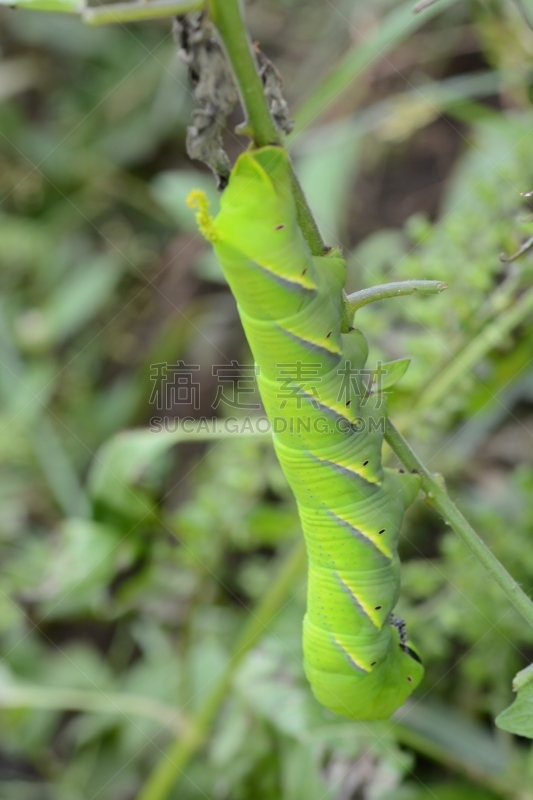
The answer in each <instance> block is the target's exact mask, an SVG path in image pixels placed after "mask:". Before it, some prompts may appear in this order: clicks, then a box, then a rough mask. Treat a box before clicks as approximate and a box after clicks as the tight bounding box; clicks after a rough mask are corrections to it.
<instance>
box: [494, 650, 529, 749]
mask: <svg viewBox="0 0 533 800" xmlns="http://www.w3.org/2000/svg"><path fill="white" fill-rule="evenodd" d="M513 689H514V691H515V692H518V694H517V696H516V698H515V700H514V702H513V703H512V705H510V706H509V708H506V709H505V711H502V712H501V714H498V716H497V717H496V725H497V726H498V728H500V729H501V730H502V731H508V732H509V733H516V734H517V735H518V736H526V737H527V738H528V739H533V664H530V665H529V667H527V668H526V669H523V670H521V672H519V673H518V674H517V675H516V676H515V679H514V681H513Z"/></svg>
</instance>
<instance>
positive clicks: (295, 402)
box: [195, 147, 423, 720]
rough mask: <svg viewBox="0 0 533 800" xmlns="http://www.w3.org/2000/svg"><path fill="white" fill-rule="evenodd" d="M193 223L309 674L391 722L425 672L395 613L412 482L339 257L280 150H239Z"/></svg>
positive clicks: (325, 694)
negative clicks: (355, 320) (224, 309)
mask: <svg viewBox="0 0 533 800" xmlns="http://www.w3.org/2000/svg"><path fill="white" fill-rule="evenodd" d="M195 199H196V200H197V199H198V198H197V197H196V198H195ZM200 205H201V201H200ZM199 222H200V226H201V229H202V231H203V232H204V233H205V234H206V236H207V237H208V238H209V239H210V240H211V241H212V243H213V246H214V249H215V252H216V254H217V256H218V258H219V260H220V263H221V265H222V268H223V270H224V273H225V275H226V278H227V280H228V283H229V284H230V287H231V289H232V291H233V294H234V295H235V298H236V300H237V304H238V308H239V312H240V316H241V319H242V323H243V327H244V329H245V333H246V336H247V339H248V342H249V345H250V348H251V350H252V353H253V356H254V359H255V362H256V365H257V367H258V383H259V389H260V392H261V396H262V399H263V403H264V406H265V410H266V412H267V414H268V416H269V419H270V420H271V423H272V429H273V440H274V446H275V449H276V452H277V455H278V458H279V461H280V463H281V466H282V468H283V471H284V473H285V475H286V477H287V480H288V482H289V484H290V486H291V488H292V490H293V492H294V495H295V498H296V501H297V504H298V510H299V514H300V519H301V522H302V528H303V531H304V535H305V539H306V544H307V551H308V559H309V581H308V603H307V613H306V616H305V619H304V631H303V645H304V667H305V671H306V674H307V677H308V679H309V681H310V683H311V687H312V689H313V692H314V694H315V696H316V698H317V700H318V701H319V702H320V703H322V704H323V705H325V706H327V707H328V708H330V709H332V710H333V711H335V712H336V713H338V714H340V715H342V716H345V717H351V718H355V719H360V720H365V719H385V718H388V717H389V716H390V715H391V714H392V713H393V712H394V711H395V710H396V709H397V708H398V707H399V706H401V705H402V704H403V703H404V702H405V700H406V698H407V697H408V696H409V695H410V694H411V692H412V691H413V690H414V689H415V688H416V686H417V685H418V684H419V683H420V681H421V680H422V677H423V667H422V665H421V663H420V660H419V658H418V655H417V653H416V651H415V650H414V649H413V647H412V646H411V645H410V644H408V643H407V641H406V639H405V633H404V629H403V627H402V625H399V624H397V623H396V622H395V620H394V618H393V617H392V612H393V609H394V607H395V605H396V602H397V599H398V594H399V590H400V564H399V559H398V552H397V551H398V536H399V530H400V526H401V522H402V517H403V514H404V511H405V509H406V508H407V507H408V506H409V505H410V504H411V503H412V502H413V500H414V498H415V496H416V494H417V492H418V488H419V478H418V476H416V475H406V474H399V473H396V472H392V471H390V470H387V469H384V468H383V467H382V463H381V448H382V441H383V433H384V425H385V420H386V417H387V407H386V401H385V399H384V398H382V397H381V396H380V395H379V394H378V395H370V396H368V394H367V392H366V390H365V389H364V387H363V386H362V378H361V371H362V370H363V369H364V367H365V363H366V359H367V356H368V347H367V343H366V340H365V338H364V336H363V334H362V333H361V332H360V331H358V330H354V331H351V332H350V333H342V332H341V329H340V319H341V308H342V290H343V286H344V282H345V276H346V266H345V262H344V260H343V259H342V257H341V255H340V253H339V252H338V251H336V250H331V251H329V252H328V253H327V254H326V255H324V256H322V257H313V256H312V255H311V253H310V251H309V248H308V246H307V243H306V241H305V239H304V237H303V235H302V233H301V231H300V228H299V227H298V224H297V219H296V209H295V205H294V201H293V198H292V194H291V172H290V166H289V162H288V157H287V155H286V153H285V151H284V150H282V149H281V148H278V147H265V148H262V149H260V150H255V151H250V152H247V153H244V154H243V155H241V156H240V157H239V159H238V160H237V162H236V164H235V167H234V169H233V172H232V173H231V176H230V181H229V185H228V187H227V188H226V190H225V192H224V194H223V196H222V200H221V210H220V213H219V214H218V215H217V217H216V218H215V219H214V220H210V219H209V218H208V216H207V214H206V209H205V207H203V206H202V205H201V208H200V213H199Z"/></svg>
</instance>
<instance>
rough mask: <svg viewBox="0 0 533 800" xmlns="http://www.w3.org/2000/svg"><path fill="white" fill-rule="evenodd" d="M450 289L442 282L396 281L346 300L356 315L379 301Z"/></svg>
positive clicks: (363, 290) (351, 296)
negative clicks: (361, 309) (364, 307)
mask: <svg viewBox="0 0 533 800" xmlns="http://www.w3.org/2000/svg"><path fill="white" fill-rule="evenodd" d="M447 288H448V284H447V283H443V282H442V281H415V280H413V281H395V282H393V283H384V284H380V285H379V286H371V287H370V288H369V289H361V291H360V292H354V293H353V294H350V295H348V297H347V298H346V300H347V303H348V309H349V311H350V313H351V314H354V313H355V312H356V311H357V309H359V308H362V307H363V306H366V305H368V304H369V303H375V302H376V301H377V300H385V299H386V298H389V297H401V296H402V295H408V294H416V293H420V294H439V293H440V292H442V291H444V289H447Z"/></svg>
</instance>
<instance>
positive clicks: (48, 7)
mask: <svg viewBox="0 0 533 800" xmlns="http://www.w3.org/2000/svg"><path fill="white" fill-rule="evenodd" d="M0 6H9V7H10V8H27V9H29V10H30V11H55V12H62V13H64V14H79V13H80V12H81V11H82V9H83V7H84V4H83V3H82V2H80V0H0Z"/></svg>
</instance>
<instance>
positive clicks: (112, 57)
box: [0, 0, 533, 800]
mask: <svg viewBox="0 0 533 800" xmlns="http://www.w3.org/2000/svg"><path fill="white" fill-rule="evenodd" d="M412 5H413V4H412V2H410V1H409V2H407V3H403V4H402V3H397V2H392V1H391V0H386V1H385V0H381V1H380V2H375V3H373V4H371V5H369V4H368V3H366V2H363V0H335V2H328V3H323V2H319V1H318V0H312V1H311V0H305V1H304V0H263V1H262V2H259V1H258V0H256V2H250V3H249V4H248V6H247V18H248V22H249V26H250V30H251V32H252V35H253V36H254V37H255V38H258V39H260V41H261V48H262V49H263V51H264V52H265V53H266V54H267V55H268V56H269V57H270V58H271V59H272V60H273V61H275V63H276V65H277V66H278V68H279V69H280V70H281V72H282V74H283V76H284V80H285V87H286V94H287V97H288V99H289V102H290V106H291V111H292V114H293V116H294V118H295V120H296V129H295V133H294V134H293V135H292V136H291V148H292V152H293V153H294V156H295V159H296V162H297V168H298V172H299V175H300V176H301V180H302V183H303V185H304V188H305V190H306V192H307V194H308V198H309V201H310V204H311V206H312V208H313V210H314V211H315V212H316V216H317V219H318V221H319V223H320V226H321V229H322V231H323V233H324V236H325V238H326V239H327V241H328V242H329V243H331V244H335V243H338V244H340V245H341V246H342V247H343V249H344V251H345V252H346V254H347V257H348V260H349V269H350V276H349V286H348V288H349V290H351V291H353V290H355V289H358V288H364V287H366V286H370V285H373V284H376V283H379V282H385V281H387V280H401V279H409V278H432V279H437V280H445V281H447V282H448V283H449V286H450V288H449V289H448V290H447V291H446V292H445V293H443V294H442V295H439V296H438V297H431V298H417V297H413V298H405V299H403V300H396V301H392V300H391V301H386V302H383V303H380V304H378V305H373V306H370V307H368V308H366V309H363V310H362V311H360V312H359V313H358V317H359V318H360V325H361V327H362V328H363V330H365V333H367V335H368V338H369V340H370V343H371V353H372V356H373V358H374V359H375V360H377V359H378V358H382V359H386V360H390V359H391V358H401V357H404V356H409V357H411V358H412V364H411V366H410V368H409V370H408V372H407V374H406V376H405V378H404V379H403V380H402V382H401V384H400V385H399V387H398V388H397V389H395V391H394V394H393V396H392V397H391V401H390V405H391V413H392V417H393V419H394V420H395V421H396V423H397V424H398V426H399V427H401V428H402V430H404V431H406V433H407V434H408V436H409V439H410V441H411V442H413V444H414V445H415V446H416V448H417V449H418V451H419V452H420V453H421V455H422V456H423V458H424V460H425V463H426V464H428V466H429V467H430V468H431V469H432V470H435V471H440V472H442V473H444V475H445V476H446V478H447V481H448V484H449V487H450V491H451V493H452V494H453V496H454V497H456V498H457V501H458V503H459V505H460V506H461V507H462V508H463V509H464V510H465V512H466V513H467V516H468V517H469V519H470V520H471V521H472V522H473V524H474V525H475V527H476V528H477V529H478V530H479V531H480V533H481V534H482V536H483V538H484V539H485V541H486V542H487V543H488V544H489V546H490V547H491V549H492V550H493V552H494V553H495V554H496V555H497V556H498V557H499V558H500V559H501V560H502V562H503V563H504V564H505V565H506V566H507V568H508V569H509V570H510V571H511V573H512V574H513V576H514V577H515V578H516V580H517V581H518V582H519V583H520V584H521V585H522V586H523V588H524V589H525V590H526V591H528V592H529V593H531V591H532V590H533V550H532V548H531V530H532V526H533V506H532V503H531V496H532V494H533V456H532V453H533V448H532V447H531V443H532V438H533V358H532V341H533V316H532V310H533V288H532V281H531V278H532V273H533V262H532V260H531V258H530V256H528V255H527V254H526V255H525V256H523V257H522V258H521V259H519V260H517V261H515V262H512V263H504V262H502V261H500V258H499V254H500V253H502V252H504V253H506V254H508V255H509V254H511V253H513V252H515V251H516V250H517V249H518V248H519V247H520V246H521V245H522V244H523V243H524V242H525V241H526V240H527V239H528V238H529V237H530V236H531V235H533V224H532V218H531V208H530V207H529V201H528V200H527V199H524V198H521V197H520V194H521V193H523V192H528V191H530V190H532V189H533V159H532V158H531V154H532V152H533V109H532V106H531V99H532V93H531V88H530V79H531V61H532V55H533V32H532V31H531V30H530V28H529V27H528V26H527V25H526V23H525V17H524V15H527V14H528V13H530V5H529V4H528V3H527V2H525V0H524V2H522V3H521V4H520V5H518V4H514V3H513V2H511V0H505V1H503V0H502V2H495V1H494V2H492V1H491V0H486V1H485V2H481V1H479V2H477V1H476V2H475V1H474V0H472V2H467V0H464V1H463V2H455V3H454V2H452V1H451V0H447V1H446V0H440V2H439V3H438V4H436V5H435V6H432V7H431V8H430V9H428V10H427V11H426V12H425V13H424V14H420V15H413V14H412ZM531 10H533V6H532V7H531ZM0 24H1V28H0V48H1V54H2V60H1V61H0V99H1V105H0V187H1V192H2V195H3V204H2V208H1V213H0V241H1V243H2V246H1V248H0V266H1V276H2V289H3V291H2V300H1V308H0V311H1V315H0V361H1V363H2V371H1V373H0V375H1V379H0V393H1V396H2V403H1V417H0V470H1V477H2V480H1V492H2V503H1V505H0V537H1V539H0V548H1V553H0V557H1V563H2V584H1V591H0V635H1V642H2V656H3V658H2V661H1V664H0V717H1V727H0V798H1V800H4V798H5V800H34V799H35V800H37V798H38V800H96V799H97V798H104V797H106V798H107V797H109V798H113V800H128V799H129V798H134V797H140V796H141V794H142V800H156V799H157V798H160V797H163V796H168V797H169V798H180V800H189V798H190V799H191V800H193V799H194V800H196V798H205V797H207V798H209V800H225V799H226V798H228V800H230V799H231V800H248V799H249V798H253V799H254V800H270V799H271V798H272V800H274V798H283V800H300V798H305V800H326V798H328V799H329V800H350V799H355V798H365V799H366V798H368V799H369V800H379V799H380V798H387V800H389V799H390V800H419V799H421V798H432V799H434V798H437V800H447V798H449V797H450V798H451V797H454V798H457V800H461V798H463V797H464V798H468V799H469V800H470V798H475V799H477V798H495V797H496V798H512V799H513V800H531V798H532V797H533V790H532V789H531V786H533V757H532V754H531V746H530V744H529V743H527V742H526V741H525V740H519V739H518V738H517V737H512V736H511V735H510V734H506V733H504V732H503V731H498V730H496V729H495V728H494V723H493V719H494V717H495V715H496V714H497V713H499V712H500V711H501V710H502V709H503V708H505V706H507V705H508V704H509V702H510V700H511V699H512V698H511V691H510V684H511V679H512V677H513V675H514V674H515V672H516V671H517V670H519V669H521V668H522V667H524V666H526V665H527V664H528V663H530V662H531V661H532V657H533V632H532V631H531V630H530V629H528V628H527V626H526V625H525V623H524V622H523V621H522V619H521V618H520V617H519V616H518V615H517V613H516V612H515V611H514V610H513V609H512V607H511V606H510V605H509V603H508V601H507V600H506V599H505V597H504V596H503V595H502V594H501V592H500V590H499V589H498V588H497V587H496V586H494V585H493V584H491V583H490V582H489V581H488V579H487V577H486V574H485V573H484V572H483V570H482V569H481V567H479V566H478V564H477V563H476V562H475V560H474V559H473V557H472V556H471V555H470V553H469V552H468V551H466V549H465V548H464V546H463V545H462V544H461V543H460V542H459V540H458V539H457V538H456V536H455V535H454V534H453V533H451V532H450V531H449V530H447V529H446V527H445V526H444V524H443V523H442V522H441V521H440V520H439V519H438V518H437V517H436V515H435V514H434V512H432V511H431V510H430V509H429V508H426V507H425V506H424V505H423V503H422V502H419V503H418V504H417V505H416V507H415V508H414V509H413V510H412V512H411V513H410V514H409V517H408V519H407V521H406V524H405V526H404V535H403V538H402V546H401V555H402V559H403V562H404V568H403V573H402V586H403V590H402V597H401V603H400V608H399V610H400V613H401V614H402V615H403V616H405V617H406V618H407V619H408V621H409V631H410V635H411V636H412V637H413V639H414V640H415V641H416V642H417V643H418V644H419V646H420V649H421V651H422V653H423V657H424V662H425V665H426V668H427V677H426V680H425V682H424V684H423V686H422V687H421V689H420V690H419V691H418V692H417V694H416V696H415V697H414V699H413V700H412V702H411V703H410V704H409V705H408V706H407V707H406V708H405V709H403V710H402V711H401V712H400V713H399V714H398V715H397V717H396V718H395V719H394V720H392V721H390V722H388V723H380V724H367V723H353V722H350V721H346V720H342V719H339V718H335V717H333V715H330V714H329V713H328V712H326V711H324V710H323V709H321V708H320V707H319V706H318V705H317V704H316V703H315V701H314V700H313V699H312V697H311V695H310V691H309V688H308V686H307V684H306V682H305V679H304V676H303V671H302V664H301V644H300V636H301V620H302V616H303V612H304V608H305V565H304V563H303V562H302V559H301V558H300V556H299V551H298V550H296V551H295V550H294V548H295V546H296V547H297V545H295V543H296V542H297V541H298V540H299V537H300V532H299V525H298V520H297V516H296V512H295V507H294V502H293V500H292V497H291V495H290V492H289V491H288V488H287V486H286V484H285V482H284V480H283V478H282V476H281V473H280V470H279V467H278V466H277V462H276V460H275V457H274V454H273V451H272V448H271V446H270V444H269V441H268V438H266V437H255V438H254V437H251V436H242V437H231V436H228V437H225V438H224V437H220V438H219V439H217V440H216V441H213V440H207V441H193V440H188V441H187V442H181V443H179V442H178V443H177V444H176V439H177V437H176V435H175V434H172V433H169V434H164V435H162V436H160V437H158V438H157V439H154V437H153V436H149V435H147V434H146V432H145V430H146V428H147V427H148V425H149V424H150V420H151V419H153V417H154V416H160V415H161V412H160V410H158V408H157V402H155V400H154V391H155V390H156V389H158V388H159V390H160V392H161V390H162V389H164V387H162V386H161V385H159V386H158V385H157V380H158V379H157V376H158V375H159V377H160V376H161V373H160V371H158V369H156V368H154V365H157V364H162V363H169V364H171V365H172V364H174V365H175V364H177V363H178V362H179V361H182V362H183V363H184V364H189V365H191V364H192V365H198V366H199V367H200V370H199V371H198V372H195V373H194V381H195V382H198V383H199V384H200V389H199V407H198V408H195V407H194V406H195V403H194V402H190V403H188V402H183V403H182V402H176V403H175V404H174V407H171V408H167V411H166V416H167V417H168V419H172V418H174V417H183V416H200V415H201V414H205V415H207V416H212V415H213V414H218V415H222V416H229V415H235V414H237V415H239V414H241V415H242V414H243V413H244V412H243V411H242V410H237V411H236V410H235V409H234V408H232V406H231V399H230V401H229V402H226V403H225V404H224V403H222V404H217V403H216V402H215V401H216V399H217V390H218V389H219V388H220V382H219V380H217V377H216V375H214V374H213V365H224V364H226V365H228V364H229V365H230V366H231V363H232V361H236V362H238V363H240V364H243V365H246V364H250V363H251V360H250V356H249V353H248V352H247V349H246V345H245V342H244V340H243V336H242V332H241V330H240V327H239V324H238V320H237V315H236V311H235V308H234V304H233V301H232V298H231V296H230V295H229V293H228V291H227V289H226V287H225V286H224V284H223V281H222V277H221V273H220V271H219V269H218V267H217V265H216V263H215V262H214V261H213V259H212V258H211V256H210V255H209V254H208V252H207V249H206V248H205V247H204V245H203V243H202V242H201V241H200V239H199V237H198V235H197V233H196V230H195V225H194V220H193V219H192V214H191V213H190V211H189V210H188V209H187V208H186V207H185V204H184V198H185V196H186V194H187V192H188V189H189V188H190V187H191V186H193V185H201V186H204V185H205V186H207V187H209V188H211V190H212V179H211V176H210V175H209V174H207V173H206V172H205V171H202V170H201V169H200V168H198V165H196V164H194V165H193V164H191V163H190V162H189V161H188V160H187V157H186V155H185V151H184V139H185V128H186V126H187V124H188V122H189V120H190V113H191V110H192V108H193V107H194V102H193V100H192V98H191V94H190V89H189V85H188V82H187V76H186V70H185V68H184V66H183V65H180V64H179V62H178V61H177V59H176V45H175V43H174V42H173V40H172V36H171V33H170V25H169V23H168V22H166V21H163V22H151V23H145V24H140V25H137V26H133V25H132V26H122V25H119V26H113V27H109V28H107V27H106V28H95V29H88V28H85V27H83V25H82V24H81V23H80V22H79V21H78V20H75V19H70V18H68V17H59V16H58V17H55V16H50V17H48V16H44V15H42V16H41V15H37V14H32V13H29V12H26V11H16V12H15V11H11V10H9V9H7V8H5V9H0ZM332 70H333V71H332ZM331 71H332V72H331ZM328 74H329V75H330V77H329V78H326V76H327V75H328ZM239 121H240V118H239V115H236V117H235V119H234V120H232V123H238V122H239ZM227 146H228V149H229V151H230V153H231V155H232V156H235V155H236V154H237V153H238V152H239V151H240V149H242V147H243V143H242V142H241V141H240V140H239V139H238V137H237V136H234V135H232V134H231V133H229V134H228V137H227ZM159 396H160V395H159ZM225 396H226V398H228V397H229V398H231V397H234V395H232V393H231V387H228V385H225ZM189 399H192V398H191V396H190V395H189ZM213 404H216V405H217V409H216V411H214V410H213V407H212V406H213ZM196 405H198V404H196ZM130 428H139V429H140V430H139V431H135V432H134V433H130V432H126V433H125V432H124V430H125V429H130ZM117 434H118V435H117ZM274 590H276V591H277V592H278V594H277V595H274V594H273V591H274ZM265 597H267V599H269V598H270V601H271V607H270V611H271V617H272V618H271V619H270V620H269V622H268V625H267V626H266V627H265V628H263V627H262V625H261V620H262V619H264V616H263V615H264V612H265V608H264V606H261V605H260V604H261V601H262V600H264V598H265ZM267 611H268V609H267ZM246 626H248V627H247V628H246ZM254 626H255V631H254ZM243 631H244V633H243ZM247 631H248V636H249V638H248V639H247V638H246V636H247V633H246V632H247ZM259 634H261V635H260V636H259ZM250 637H255V639H256V641H255V645H254V646H253V647H251V648H249V649H247V648H246V645H247V644H249V643H250V641H251V638H250ZM243 645H245V646H244V647H243ZM206 698H207V701H208V702H209V703H210V704H211V712H212V713H211V716H210V717H209V718H206V717H205V716H202V714H205V708H206V706H205V703H206ZM214 712H216V713H214ZM208 716H209V715H208ZM203 734H205V736H204V735H203ZM195 737H197V740H196V739H195ZM184 741H185V742H189V743H191V742H192V746H191V749H190V756H191V757H190V758H189V756H188V755H187V753H185V755H184V753H183V750H181V751H180V750H179V747H180V743H183V742H184ZM173 742H177V745H176V744H175V743H174V744H173ZM195 742H196V743H197V744H198V747H197V746H196V744H195ZM168 747H170V750H168V751H167V748H168ZM176 747H177V748H178V750H176ZM193 751H196V752H193ZM165 752H167V755H165ZM168 754H170V757H169V755H168ZM180 759H182V760H181V761H180ZM157 765H159V766H158V768H157V769H158V771H157V772H156V773H155V774H159V775H161V774H162V770H163V771H164V770H165V769H166V774H167V776H168V775H170V777H171V784H172V789H171V791H170V793H168V794H167V793H166V792H165V793H164V795H163V794H161V792H160V793H159V794H157V791H158V790H157V787H156V784H155V783H154V781H153V780H152V781H150V782H149V783H146V781H147V779H148V777H149V776H150V774H152V770H153V769H154V768H155V767H156V766H157ZM169 765H170V766H169ZM143 786H144V789H143V788H142V787H143Z"/></svg>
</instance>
